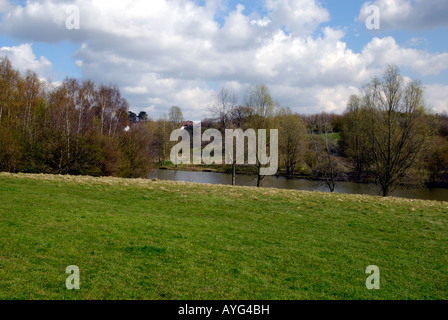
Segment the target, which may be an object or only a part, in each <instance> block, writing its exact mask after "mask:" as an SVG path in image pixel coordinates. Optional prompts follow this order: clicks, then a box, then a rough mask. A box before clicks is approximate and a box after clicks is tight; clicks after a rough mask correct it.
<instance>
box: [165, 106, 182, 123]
mask: <svg viewBox="0 0 448 320" xmlns="http://www.w3.org/2000/svg"><path fill="white" fill-rule="evenodd" d="M168 118H169V121H171V122H172V123H173V124H174V125H176V126H177V125H179V124H181V123H182V121H184V115H183V113H182V109H181V108H179V107H177V106H172V107H171V108H170V110H169V112H168Z"/></svg>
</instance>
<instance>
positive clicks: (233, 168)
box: [232, 161, 236, 186]
mask: <svg viewBox="0 0 448 320" xmlns="http://www.w3.org/2000/svg"><path fill="white" fill-rule="evenodd" d="M232 186H236V161H233V163H232Z"/></svg>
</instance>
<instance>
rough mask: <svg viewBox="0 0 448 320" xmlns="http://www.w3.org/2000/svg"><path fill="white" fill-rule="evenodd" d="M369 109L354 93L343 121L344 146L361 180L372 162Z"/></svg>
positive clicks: (357, 178) (342, 135)
mask: <svg viewBox="0 0 448 320" xmlns="http://www.w3.org/2000/svg"><path fill="white" fill-rule="evenodd" d="M369 125H370V124H369V109H368V108H367V107H366V106H364V105H363V103H362V100H361V98H360V97H358V96H356V95H352V96H351V97H350V99H349V101H348V104H347V109H346V111H345V114H344V119H343V123H342V133H341V139H342V142H341V144H342V146H343V149H344V153H345V155H346V156H347V157H348V159H349V161H348V164H349V166H350V168H351V170H352V171H353V173H354V176H355V177H356V180H358V181H359V180H361V179H362V178H363V176H364V175H365V174H366V173H367V172H368V169H369V167H370V164H371V158H370V150H369V148H366V146H367V145H368V143H369V139H370V137H369V131H368V129H369Z"/></svg>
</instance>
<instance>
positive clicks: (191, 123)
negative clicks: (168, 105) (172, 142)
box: [182, 121, 194, 129]
mask: <svg viewBox="0 0 448 320" xmlns="http://www.w3.org/2000/svg"><path fill="white" fill-rule="evenodd" d="M193 126H194V122H193V121H184V122H182V128H184V129H187V128H188V127H193Z"/></svg>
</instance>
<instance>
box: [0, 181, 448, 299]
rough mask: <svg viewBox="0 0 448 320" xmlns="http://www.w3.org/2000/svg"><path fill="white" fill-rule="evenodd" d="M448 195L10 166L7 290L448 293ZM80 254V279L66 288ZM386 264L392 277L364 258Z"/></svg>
mask: <svg viewBox="0 0 448 320" xmlns="http://www.w3.org/2000/svg"><path fill="white" fill-rule="evenodd" d="M447 214H448V202H432V201H419V200H416V201H414V202H410V201H409V200H405V199H396V198H387V199H383V198H379V197H369V196H359V195H340V194H333V195H332V194H324V193H318V192H315V193H311V192H300V191H292V190H274V189H261V190H260V189H255V188H245V187H230V186H229V187H228V186H212V185H199V184H187V183H177V182H162V181H149V180H125V179H115V178H90V177H69V176H51V175H24V174H18V175H12V174H0V234H1V241H0V299H447V298H448V254H447V253H448V252H447V248H448V229H447V221H448V215H447ZM69 265H77V266H79V268H80V270H81V271H80V272H81V274H80V275H81V289H80V290H73V291H69V290H67V289H66V287H65V280H66V277H67V276H68V275H67V274H65V269H66V267H67V266H69ZM369 265H377V266H378V267H379V268H380V271H381V289H380V290H372V291H369V290H367V289H366V286H365V281H366V278H367V275H366V274H365V270H366V268H367V266H369Z"/></svg>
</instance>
